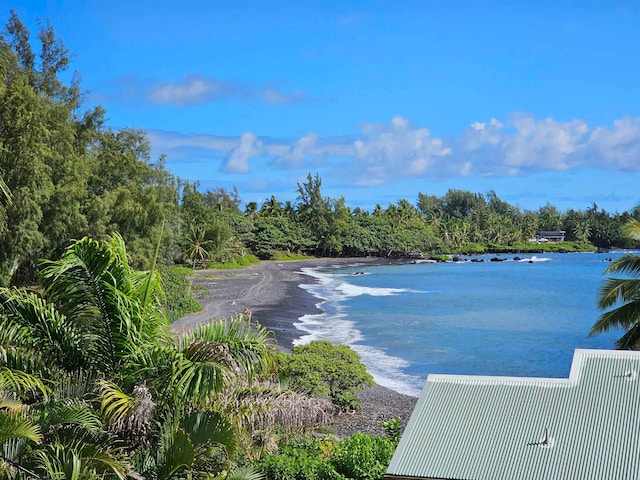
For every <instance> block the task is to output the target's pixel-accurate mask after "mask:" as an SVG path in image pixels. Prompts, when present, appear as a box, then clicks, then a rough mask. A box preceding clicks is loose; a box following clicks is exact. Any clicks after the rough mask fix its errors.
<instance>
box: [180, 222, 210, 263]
mask: <svg viewBox="0 0 640 480" xmlns="http://www.w3.org/2000/svg"><path fill="white" fill-rule="evenodd" d="M206 233H207V232H206V230H205V229H204V228H202V227H194V226H191V231H190V232H189V234H188V235H187V238H186V242H187V247H186V248H185V250H184V254H185V256H186V257H187V258H188V259H189V260H191V268H196V264H197V263H198V262H200V263H202V262H203V261H204V260H205V259H206V258H209V251H208V250H207V249H208V248H209V243H210V242H209V241H208V240H207V238H206Z"/></svg>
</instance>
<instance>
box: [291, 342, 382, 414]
mask: <svg viewBox="0 0 640 480" xmlns="http://www.w3.org/2000/svg"><path fill="white" fill-rule="evenodd" d="M281 362H282V364H281V366H280V369H279V371H280V376H281V378H286V379H288V381H289V383H290V384H291V385H292V386H294V387H295V388H296V389H297V390H300V391H303V392H308V393H310V394H312V395H314V396H320V397H329V398H331V401H332V402H333V403H334V404H336V405H337V406H338V407H339V408H340V409H341V410H344V411H352V410H359V409H360V404H359V403H358V401H357V397H356V393H357V392H358V390H361V389H362V388H363V387H365V386H373V378H372V377H371V375H369V374H368V373H367V371H366V370H365V368H364V365H363V364H362V363H360V358H359V357H358V354H357V353H356V352H354V351H353V350H352V349H351V348H349V347H348V346H347V345H333V344H332V343H331V342H329V341H326V340H321V341H315V342H311V343H309V344H307V345H298V346H295V347H293V349H292V351H291V354H290V355H285V356H284V357H283V358H282V361H281Z"/></svg>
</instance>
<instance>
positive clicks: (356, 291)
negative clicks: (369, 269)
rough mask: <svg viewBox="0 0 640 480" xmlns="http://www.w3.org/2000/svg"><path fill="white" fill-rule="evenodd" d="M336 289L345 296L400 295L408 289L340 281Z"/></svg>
mask: <svg viewBox="0 0 640 480" xmlns="http://www.w3.org/2000/svg"><path fill="white" fill-rule="evenodd" d="M335 288H336V290H338V291H339V292H342V293H343V294H344V296H345V297H347V298H351V297H358V296H360V295H371V296H372V297H388V296H389V295H398V294H400V293H405V292H407V291H408V290H406V289H404V288H373V287H361V286H359V285H353V284H351V283H346V282H343V283H340V284H339V285H338V286H336V287H335Z"/></svg>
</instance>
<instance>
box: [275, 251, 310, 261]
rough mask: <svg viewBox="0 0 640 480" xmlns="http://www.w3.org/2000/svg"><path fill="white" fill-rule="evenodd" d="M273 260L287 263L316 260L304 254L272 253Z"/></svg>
mask: <svg viewBox="0 0 640 480" xmlns="http://www.w3.org/2000/svg"><path fill="white" fill-rule="evenodd" d="M271 258H272V259H273V260H280V261H286V260H308V259H309V258H314V257H311V256H309V255H305V254H304V253H295V252H280V251H272V252H271Z"/></svg>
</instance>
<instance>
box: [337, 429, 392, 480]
mask: <svg viewBox="0 0 640 480" xmlns="http://www.w3.org/2000/svg"><path fill="white" fill-rule="evenodd" d="M394 450H395V444H394V443H393V441H392V440H391V439H390V438H388V437H374V436H371V435H365V434H364V433H354V434H353V435H351V436H350V437H349V438H346V439H344V440H342V441H341V442H340V443H339V444H338V451H337V453H336V454H335V455H334V456H333V457H332V458H331V463H332V464H333V466H334V467H335V469H336V471H337V472H338V473H340V474H341V475H343V476H344V477H346V478H351V479H354V480H360V479H362V480H375V479H378V478H382V477H383V475H384V474H385V472H386V471H387V467H388V466H389V462H391V457H393V452H394Z"/></svg>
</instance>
